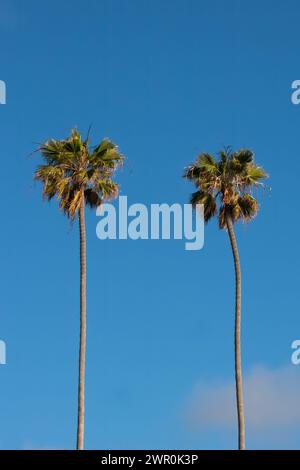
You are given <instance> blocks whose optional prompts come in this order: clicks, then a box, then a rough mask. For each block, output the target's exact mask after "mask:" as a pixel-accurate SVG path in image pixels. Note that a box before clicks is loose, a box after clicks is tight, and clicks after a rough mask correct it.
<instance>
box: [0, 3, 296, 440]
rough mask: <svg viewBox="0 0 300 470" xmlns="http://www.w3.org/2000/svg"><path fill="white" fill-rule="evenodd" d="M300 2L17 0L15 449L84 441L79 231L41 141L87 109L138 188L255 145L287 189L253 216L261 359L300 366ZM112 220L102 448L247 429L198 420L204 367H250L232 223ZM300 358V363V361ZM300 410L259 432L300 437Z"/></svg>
mask: <svg viewBox="0 0 300 470" xmlns="http://www.w3.org/2000/svg"><path fill="white" fill-rule="evenodd" d="M299 14H300V4H299V2H298V1H297V0H288V1H286V2H282V1H279V0H272V1H271V0H263V1H261V0H252V1H251V2H246V1H239V0H227V1H226V2H225V1H223V0H188V1H186V0H172V1H171V0H152V1H151V2H150V1H148V0H86V1H82V0H72V1H70V0H67V1H57V0H51V1H43V2H40V1H38V0H27V1H26V2H25V1H22V0H0V17H1V19H0V43H1V59H0V60H1V63H0V79H1V80H5V82H6V84H7V104H6V105H5V106H0V123H1V125H0V141H1V163H2V165H1V168H2V172H1V173H2V185H1V187H2V205H1V212H2V214H1V226H2V230H1V233H0V238H1V272H2V276H1V297H0V302H1V324H0V338H1V339H3V340H5V342H6V344H7V361H8V363H7V365H6V366H0V397H1V399H0V416H1V425H0V448H4V449H7V448H16V449H23V448H72V447H73V446H74V443H75V431H76V397H77V388H76V387H77V385H76V382H77V349H78V327H79V324H78V322H79V311H78V310H79V308H78V306H79V304H78V302H79V295H78V287H79V277H78V270H79V259H78V251H79V248H78V230H77V226H76V225H74V227H73V228H71V227H70V225H69V222H68V221H67V220H66V219H65V218H64V217H63V216H62V215H61V214H60V213H59V211H58V209H57V206H56V205H55V204H51V205H48V204H47V203H43V201H42V199H41V191H40V187H39V186H38V185H35V184H33V182H32V174H33V171H34V168H35V165H36V164H37V162H38V156H29V155H30V153H31V152H32V150H33V149H34V148H35V147H36V143H37V142H41V141H43V140H45V139H47V138H48V137H50V136H53V137H57V138H63V137H65V136H66V135H67V134H68V132H69V130H70V128H71V127H72V126H75V125H77V126H78V127H79V128H80V129H81V130H82V131H83V132H86V131H87V128H88V126H89V124H90V123H92V124H93V131H92V138H93V139H95V140H99V139H101V138H102V137H104V136H109V137H110V138H111V139H113V140H114V141H115V142H117V143H118V144H119V146H120V149H121V151H122V152H123V153H124V154H125V155H126V157H127V164H126V166H125V168H124V170H123V171H122V173H121V175H120V177H119V181H120V183H121V187H122V194H123V195H128V197H129V200H130V201H131V202H144V203H146V204H148V203H152V202H153V203H155V202H157V203H159V202H168V203H173V202H180V203H184V202H186V201H187V199H188V197H189V194H190V192H191V191H192V187H191V186H190V185H189V184H188V183H187V182H185V181H184V180H183V179H182V178H181V174H182V171H183V168H184V167H185V166H186V165H187V164H188V163H190V162H191V161H192V160H193V159H194V158H195V157H196V155H197V154H198V153H199V152H200V151H204V150H205V151H210V152H217V151H218V150H219V149H220V148H221V147H222V146H224V145H228V144H231V145H232V146H234V147H242V146H244V147H251V148H252V149H253V150H254V151H255V153H256V159H257V162H259V163H260V164H262V165H263V166H264V167H265V169H266V170H267V171H268V173H269V174H270V175H271V179H270V185H271V186H272V189H273V191H272V195H271V196H269V194H267V193H266V194H265V195H263V196H261V198H260V202H261V206H262V207H261V211H260V214H259V216H258V217H257V219H256V220H255V222H254V223H252V224H250V225H247V226H239V227H238V228H237V237H238V241H239V247H240V256H241V261H242V268H243V282H244V287H243V288H244V297H243V315H244V316H243V353H244V354H243V361H244V369H245V376H247V374H248V371H251V370H252V368H253V367H256V366H257V365H261V366H263V367H264V368H266V369H267V370H270V371H275V372H276V371H277V370H279V371H280V370H281V369H284V368H291V367H293V366H290V365H289V364H290V354H291V350H290V344H291V342H292V340H294V339H298V338H299V337H300V324H299V247H298V243H299V229H300V225H299V217H298V205H299V204H298V200H299V191H298V180H299V171H300V131H299V129H300V106H299V107H297V106H294V105H292V104H291V100H290V95H291V89H290V87H291V83H292V81H293V80H295V79H299V78H300V76H299V75H300V70H299V47H298V42H299ZM96 223H97V218H96V215H95V213H93V212H90V213H89V215H88V219H87V230H88V354H87V378H86V379H87V386H86V398H87V406H86V446H87V448H111V449H113V448H121V449H122V448H174V449H176V448H181V449H183V448H213V449H214V448H233V447H235V446H236V433H235V429H234V428H232V429H231V428H224V429H223V428H222V427H220V426H218V425H216V426H211V427H209V428H207V429H206V428H205V427H203V426H202V427H201V426H200V428H199V429H197V430H191V429H190V427H189V425H187V423H186V420H185V414H186V412H185V406H186V402H187V401H189V396H190V395H191V393H193V390H194V388H195V387H197V384H199V383H204V384H211V383H214V382H215V381H221V383H228V382H231V381H232V379H233V367H234V364H233V319H234V303H233V301H234V297H233V296H234V271H233V265H232V258H231V252H230V249H229V242H228V240H227V235H226V233H225V232H220V231H219V230H218V228H217V226H216V223H215V222H212V223H211V224H210V225H209V226H208V227H207V228H206V232H205V246H204V249H203V250H201V251H199V252H187V251H185V250H184V246H183V243H182V242H178V241H170V242H168V241H113V240H111V241H105V242H104V241H100V240H98V239H97V238H96V232H95V230H96ZM293 373H296V375H298V377H299V379H300V366H299V368H298V369H297V367H294V369H293ZM284 399H285V397H284V396H283V397H282V400H283V401H284ZM299 407H300V404H299ZM298 424H300V422H299V423H298ZM296 425H297V423H295V422H294V423H293V424H292V425H291V426H288V428H287V430H286V436H287V437H286V439H287V440H286V441H285V442H284V443H281V444H278V443H277V444H276V436H275V438H274V440H272V439H271V438H270V435H269V434H268V433H265V434H264V432H258V433H255V432H254V431H249V433H248V444H249V447H252V448H253V447H264V446H269V447H276V446H278V445H281V446H286V447H288V446H291V447H295V448H300V441H299V433H298V437H297V435H295V433H294V431H293V429H292V427H293V426H296ZM267 434H268V435H267Z"/></svg>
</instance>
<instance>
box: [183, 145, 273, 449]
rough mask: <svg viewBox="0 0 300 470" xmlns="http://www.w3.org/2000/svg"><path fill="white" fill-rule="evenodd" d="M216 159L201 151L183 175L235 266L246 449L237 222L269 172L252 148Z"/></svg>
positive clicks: (250, 212) (253, 210) (246, 216)
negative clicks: (225, 240) (224, 237)
mask: <svg viewBox="0 0 300 470" xmlns="http://www.w3.org/2000/svg"><path fill="white" fill-rule="evenodd" d="M219 157H220V158H219V160H216V159H215V158H214V157H213V156H212V155H210V154H208V153H202V154H201V155H199V156H198V158H197V159H196V162H195V163H193V164H192V165H190V166H189V167H187V168H186V170H185V173H184V177H186V178H188V179H189V180H190V181H192V182H193V183H194V184H195V186H196V188H197V191H196V192H194V193H193V194H192V196H191V203H192V204H193V206H194V207H195V206H197V204H202V205H203V207H204V220H205V222H208V221H209V220H210V219H211V218H212V217H214V216H217V217H218V220H219V227H220V228H221V229H227V231H228V235H229V239H230V243H231V248H232V253H233V259H234V267H235V383H236V403H237V416H238V446H239V449H241V450H242V449H245V419H244V402H243V384H242V364H241V291H242V282H241V267H240V260H239V252H238V246H237V241H236V237H235V233H234V223H235V222H237V221H238V220H243V221H245V222H247V221H250V220H251V219H253V218H254V217H255V216H256V214H257V212H258V202H257V200H256V199H255V197H254V196H253V188H254V187H257V186H258V185H262V184H263V183H262V180H263V179H264V178H266V177H267V174H266V173H265V171H264V170H263V168H261V167H260V166H257V165H256V164H255V163H254V154H253V152H252V151H251V150H247V149H241V150H239V151H237V152H233V151H232V150H231V149H230V148H227V149H225V150H222V151H221V152H220V154H219Z"/></svg>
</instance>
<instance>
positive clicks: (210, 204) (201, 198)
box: [190, 191, 217, 222]
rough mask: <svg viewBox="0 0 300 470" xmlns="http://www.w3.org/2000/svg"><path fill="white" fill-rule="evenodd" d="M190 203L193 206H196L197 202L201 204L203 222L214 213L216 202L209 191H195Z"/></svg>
mask: <svg viewBox="0 0 300 470" xmlns="http://www.w3.org/2000/svg"><path fill="white" fill-rule="evenodd" d="M190 203H191V204H192V205H193V207H196V206H197V204H203V206H204V220H205V222H208V221H209V220H210V219H211V218H212V217H214V215H215V214H216V211H217V203H216V200H215V198H214V196H213V195H212V194H210V193H205V192H204V191H196V192H195V193H193V194H192V196H191V200H190Z"/></svg>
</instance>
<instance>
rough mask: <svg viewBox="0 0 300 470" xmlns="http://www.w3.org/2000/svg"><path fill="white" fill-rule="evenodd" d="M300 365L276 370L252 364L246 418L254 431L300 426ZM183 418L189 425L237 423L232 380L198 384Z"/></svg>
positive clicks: (246, 390) (247, 383)
mask: <svg viewBox="0 0 300 470" xmlns="http://www.w3.org/2000/svg"><path fill="white" fill-rule="evenodd" d="M299 391H300V367H299V368H297V367H296V366H289V367H284V368H280V369H277V370H270V369H267V368H265V367H255V368H253V369H252V370H251V371H250V373H249V374H246V375H245V379H244V395H245V419H246V425H247V428H248V429H250V430H255V431H259V430H261V431H265V430H268V429H274V428H276V427H277V428H279V430H281V429H283V428H285V429H287V428H291V427H294V426H297V425H300V399H299ZM185 418H186V421H187V423H188V425H189V427H190V428H192V429H193V430H202V429H203V428H207V427H208V426H209V427H219V428H233V427H235V426H236V407H235V384H234V381H232V382H227V383H221V384H216V383H215V384H212V383H210V384H207V383H199V384H197V385H196V387H195V389H194V391H193V392H192V394H191V396H190V397H189V399H188V403H187V406H186V409H185Z"/></svg>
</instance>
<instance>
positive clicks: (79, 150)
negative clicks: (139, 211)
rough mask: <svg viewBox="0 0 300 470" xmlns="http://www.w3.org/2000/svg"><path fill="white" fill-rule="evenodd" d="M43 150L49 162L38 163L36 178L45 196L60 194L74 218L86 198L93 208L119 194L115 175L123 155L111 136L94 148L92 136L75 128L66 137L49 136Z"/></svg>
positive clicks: (46, 160)
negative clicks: (84, 136) (57, 138)
mask: <svg viewBox="0 0 300 470" xmlns="http://www.w3.org/2000/svg"><path fill="white" fill-rule="evenodd" d="M39 151H40V152H41V154H42V156H43V159H44V161H45V164H43V165H40V166H39V167H38V169H37V170H36V172H35V179H36V180H39V181H41V182H42V183H43V185H44V190H43V195H44V197H45V198H46V199H48V200H51V199H52V198H53V197H54V196H56V197H57V199H58V200H59V201H60V203H59V205H60V208H61V209H62V210H63V212H64V213H65V214H66V215H67V216H68V217H70V218H71V219H72V220H73V219H74V218H75V215H76V213H77V212H78V211H79V209H80V205H81V203H82V202H84V201H85V202H86V204H88V205H89V206H90V207H92V208H93V207H97V206H99V205H100V204H101V202H102V200H107V199H112V198H114V197H116V196H117V194H118V185H117V184H116V183H115V182H114V181H113V180H112V175H113V173H114V172H115V170H116V169H117V167H118V166H119V164H121V163H122V162H123V157H122V155H121V154H120V153H119V151H118V147H117V146H116V145H115V144H113V143H112V142H111V141H110V140H108V139H104V140H102V142H100V144H98V145H97V146H96V147H93V148H91V147H90V145H89V138H87V139H85V140H83V139H82V138H81V135H80V133H79V132H78V131H77V130H76V129H73V130H72V131H71V134H70V136H69V138H67V139H66V140H54V139H51V140H48V141H47V142H46V143H44V144H42V145H41V147H40V148H39Z"/></svg>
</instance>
